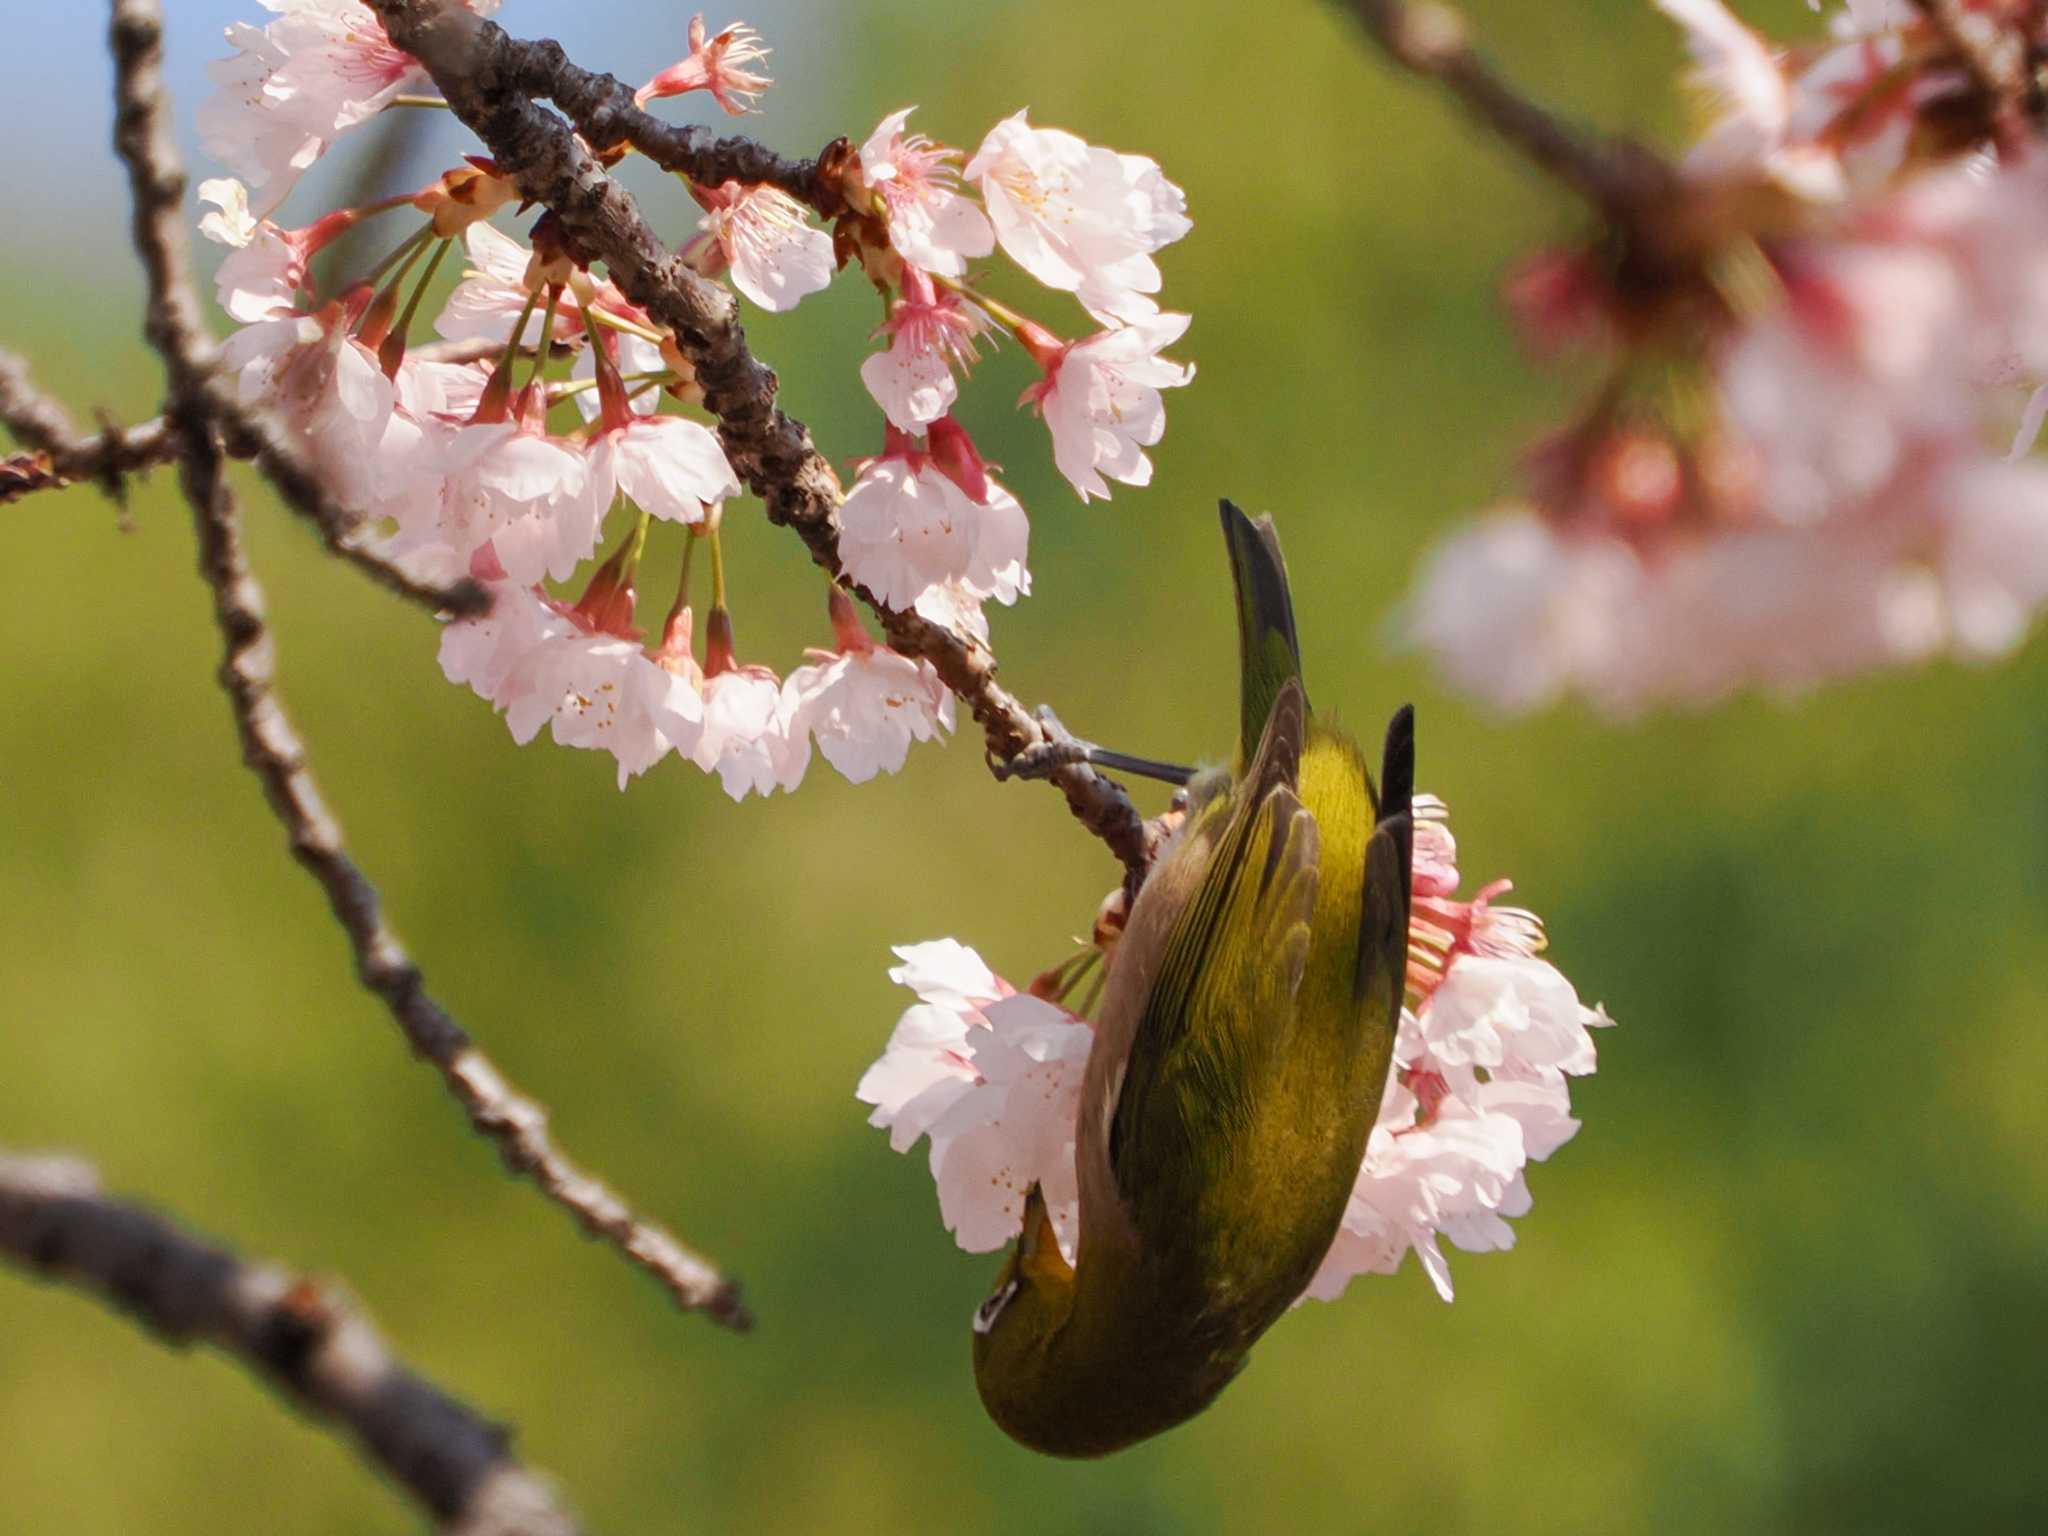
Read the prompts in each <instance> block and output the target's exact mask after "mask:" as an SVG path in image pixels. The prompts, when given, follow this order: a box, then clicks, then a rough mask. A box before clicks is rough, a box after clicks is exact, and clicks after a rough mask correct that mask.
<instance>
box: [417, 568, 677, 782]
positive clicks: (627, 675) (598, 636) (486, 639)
mask: <svg viewBox="0 0 2048 1536" xmlns="http://www.w3.org/2000/svg"><path fill="white" fill-rule="evenodd" d="M490 585H491V592H492V606H491V611H490V612H489V613H488V614H486V615H485V616H483V617H482V618H477V619H466V620H462V621H460V622H458V623H453V624H450V625H448V626H447V627H446V628H445V629H444V630H443V631H442V633H441V669H442V671H443V672H444V673H446V675H447V677H448V680H449V681H450V682H454V683H466V684H468V685H469V687H470V688H471V689H472V690H474V691H475V692H476V694H477V695H478V696H479V697H480V698H483V699H486V700H488V701H489V702H490V703H491V704H493V705H495V706H496V707H497V708H498V710H499V711H500V712H501V713H502V714H504V716H505V719H506V724H507V725H508V726H509V727H510V728H511V732H512V737H513V739H514V740H515V741H517V742H519V743H520V744H521V745H522V746H523V745H525V744H526V743H528V742H530V741H532V740H533V739H534V737H535V736H536V735H537V734H539V731H540V728H541V727H542V726H543V725H546V726H548V727H549V734H550V735H551V736H552V737H553V738H554V740H555V741H556V742H557V743H558V744H560V745H562V746H569V747H581V748H585V749H588V750H596V751H605V752H610V753H611V754H612V755H613V756H614V757H615V758H616V759H617V760H618V778H619V788H621V789H624V788H625V787H626V784H627V783H628V781H630V780H631V779H632V778H633V777H634V776H635V775H637V774H640V773H644V772H645V771H646V770H647V769H648V768H650V767H652V766H653V765H654V764H655V763H657V762H659V761H660V760H661V759H662V758H663V757H665V756H667V755H668V753H669V752H671V751H675V750H683V751H685V752H687V751H688V749H689V748H691V747H693V746H694V745H695V743H696V738H697V734H698V732H699V730H700V729H701V725H702V720H703V704H702V701H701V700H700V699H699V697H698V695H697V692H696V690H695V689H694V688H693V687H691V686H690V684H689V683H688V681H687V680H686V679H685V678H684V677H682V676H679V675H678V673H677V672H676V671H674V670H672V669H670V668H668V667H666V666H664V665H663V664H662V662H661V660H660V659H659V658H657V657H654V656H650V655H649V654H648V653H647V652H645V651H644V650H642V649H641V647H640V644H639V642H638V640H637V639H636V638H633V637H631V636H625V635H619V634H614V633H610V632H607V631H606V630H604V629H602V628H598V627H596V624H595V621H594V620H593V618H592V617H591V616H590V615H589V614H586V613H584V612H581V611H579V610H578V609H570V608H563V607H562V606H561V605H559V604H556V603H554V602H551V601H549V600H548V599H547V598H545V597H543V596H542V595H541V594H540V592H539V591H538V590H537V589H535V588H532V587H522V586H520V585H519V584H517V583H516V582H508V581H494V582H492V583H491V584H490Z"/></svg>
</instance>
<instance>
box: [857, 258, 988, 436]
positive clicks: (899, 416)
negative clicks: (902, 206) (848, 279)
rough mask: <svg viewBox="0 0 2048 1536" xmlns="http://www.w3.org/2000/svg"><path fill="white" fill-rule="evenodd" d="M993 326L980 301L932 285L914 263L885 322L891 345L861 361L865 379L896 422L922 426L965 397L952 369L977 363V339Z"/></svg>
mask: <svg viewBox="0 0 2048 1536" xmlns="http://www.w3.org/2000/svg"><path fill="white" fill-rule="evenodd" d="M988 331H989V318H988V316H987V315H986V314H985V313H983V312H982V309H981V307H980V306H979V305H977V304H975V303H973V302H971V301H970V300H967V299H963V298H961V297H960V296H959V295H958V294H955V293H952V292H950V291H941V290H939V289H937V288H935V287H933V285H932V281H931V279H930V278H929V277H927V276H926V275H925V274H924V273H923V272H921V271H919V270H918V269H916V268H915V267H912V268H909V269H907V270H906V271H905V273H904V283H903V296H902V297H901V298H900V299H898V300H896V302H895V303H893V304H891V305H890V306H889V318H888V320H887V321H886V322H884V324H883V326H882V333H883V334H885V335H886V336H888V338H889V350H888V351H886V352H877V353H874V354H873V355H872V356H870V357H869V358H868V359H867V360H866V361H865V362H863V363H862V364H861V365H860V377H861V382H862V383H864V384H866V385H867V387H868V393H869V394H870V395H872V396H874V400H875V404H877V405H879V406H880V407H881V408H882V412H883V414H884V415H886V416H887V417H888V418H889V424H890V425H891V426H893V427H895V428H897V429H898V430H899V431H902V432H911V433H918V432H922V431H924V430H925V429H926V428H927V427H928V426H929V425H930V424H931V423H933V422H935V421H937V420H938V419H939V418H940V417H942V416H944V415H946V414H947V413H948V412H950V411H951V410H952V409H953V402H954V401H956V400H957V399H959V398H960V386H959V384H958V383H957V382H956V381H955V380H954V378H953V370H954V369H956V368H957V369H959V370H960V371H961V372H962V373H965V372H966V371H967V370H968V368H969V367H970V366H972V364H973V362H974V360H975V356H976V351H975V343H976V342H977V341H978V340H979V339H980V338H981V337H982V336H984V335H986V334H987V333H988Z"/></svg>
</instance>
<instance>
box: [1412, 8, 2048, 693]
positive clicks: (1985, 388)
mask: <svg viewBox="0 0 2048 1536" xmlns="http://www.w3.org/2000/svg"><path fill="white" fill-rule="evenodd" d="M1657 4H1658V6H1659V9H1661V10H1662V11H1664V12H1665V13H1666V14H1667V15H1669V16H1671V17H1672V18H1673V19H1674V20H1676V21H1677V22H1678V23H1679V24H1680V26H1681V27H1682V28H1683V29H1684V32H1685V35H1686V38H1687V41H1688V43H1689V44H1690V48H1691V51H1692V54H1693V56H1694V60H1695V67H1694V74H1695V81H1696V84H1697V85H1698V86H1699V87H1700V93H1701V94H1702V95H1703V96H1704V97H1705V98H1706V100H1707V101H1708V103H1709V104H1710V109H1711V112H1712V117H1711V120H1710V121H1709V123H1708V126H1707V127H1706V129H1705V132H1704V133H1703V135H1702V136H1701V138H1700V139H1699V140H1698V142H1697V143H1696V144H1695V145H1694V146H1693V148H1692V150H1691V152H1690V153H1689V154H1688V155H1687V157H1686V158H1685V160H1684V162H1683V164H1682V165H1681V166H1680V168H1679V172H1678V186H1677V189H1676V193H1675V197H1674V198H1673V200H1672V202H1671V203H1670V205H1669V206H1667V207H1663V208H1661V209H1659V210H1656V212H1655V215H1654V217H1653V218H1650V219H1649V223H1650V225H1651V228H1650V229H1649V230H1648V232H1647V235H1646V236H1645V238H1647V239H1649V240H1650V241H1651V242H1652V243H1653V244H1655V247H1656V248H1654V249H1644V248H1642V247H1641V242H1640V241H1639V244H1638V247H1637V248H1636V249H1634V250H1631V251H1628V252H1624V254H1623V257H1622V258H1621V259H1620V260H1617V259H1616V256H1615V252H1614V249H1613V247H1612V244H1611V243H1610V244H1609V245H1608V246H1606V247H1605V248H1602V249H1588V250H1563V251H1552V252H1546V253H1543V254H1541V255H1539V256H1538V257H1536V258H1535V259H1533V260H1531V261H1529V262H1528V263H1526V264H1524V265H1523V266H1522V267H1521V268H1520V269H1519V270H1518V271H1517V272H1516V273H1515V274H1514V275H1513V276H1512V277H1511V279H1510V281H1509V285H1508V301H1509V304H1510V307H1511V309H1512V310H1513V312H1514V314H1515V315H1516V318H1517V319H1518V321H1519V322H1520V324H1521V327H1522V329H1523V331H1524V332H1525V334H1526V335H1527V336H1528V338H1529V340H1530V342H1531V344H1532V346H1533V347H1534V348H1535V349H1536V351H1537V352H1538V354H1539V355H1540V356H1543V357H1546V358H1548V357H1551V356H1554V355H1556V354H1558V353H1560V352H1564V351H1576V352H1578V353H1580V354H1590V355H1591V356H1592V357H1593V359H1594V360H1595V361H1596V363H1597V366H1598V370H1599V383H1598V386H1597V388H1596V389H1595V391H1594V394H1593V397H1592V401H1591V404H1590V405H1589V406H1588V407H1587V408H1586V409H1585V410H1584V411H1583V412H1582V413H1581V414H1580V416H1579V417H1578V418H1577V419H1576V420H1574V421H1573V422H1571V423H1570V424H1569V425H1568V426H1566V427H1565V428H1564V429H1563V430H1561V431H1558V432H1557V433H1555V434H1554V435H1553V436H1551V437H1550V438H1548V439H1547V440H1545V441H1543V442H1541V443H1540V444H1538V445H1537V447H1536V448H1535V449H1534V450H1533V451H1532V452H1531V454H1530V455H1529V459H1528V463H1527V483H1528V491H1527V494H1526V496H1525V498H1524V499H1523V500H1522V501H1520V502H1519V503H1517V504H1515V505H1512V506H1510V507H1508V508H1506V509H1503V510H1501V511H1498V512H1496V513H1495V514H1493V515H1491V516H1490V517H1488V518H1486V519H1485V520H1483V521H1481V522H1479V523H1477V524H1476V525H1474V526H1472V527H1470V528H1467V529H1465V530H1462V531H1460V532H1458V533H1456V534H1454V535H1453V536H1452V537H1451V538H1450V539H1449V540H1448V541H1447V542H1446V543H1445V544H1443V545H1442V546H1441V547H1439V548H1438V549H1437V550H1436V551H1434V552H1433V554H1432V555H1431V556H1430V557H1429V559H1428V561H1427V563H1426V565H1425V568H1424V569H1423V571H1422V573H1421V576H1420V578H1419V581H1418V585H1417V588H1416V590H1415V592H1414V594H1413V595H1412V597H1411V599H1410V601H1409V603H1408V605H1407V611H1406V615H1405V627H1406V629H1407V631H1408V633H1409V635H1410V636H1411V637H1412V638H1413V639H1414V640H1415V641H1416V642H1417V643H1419V644H1420V645H1422V646H1423V647H1424V648H1425V649H1427V650H1428V651H1430V652H1431V653H1433V654H1434V656H1435V657H1436V658H1437V660H1438V662H1439V664H1440V665H1441V666H1442V667H1443V668H1444V669H1445V671H1446V672H1447V673H1448V674H1449V675H1450V676H1451V677H1452V679H1453V680H1454V681H1456V682H1457V683H1458V684H1460V685H1461V686H1463V687H1465V688H1468V689H1470V690H1472V691H1474V692H1476V693H1478V694H1481V695H1482V696H1484V697H1486V698H1487V699H1488V700H1490V701H1491V702H1492V703H1494V704H1495V705H1497V706H1499V707H1501V708H1504V709H1507V710H1524V709H1529V708H1534V707H1537V706H1540V705H1542V704H1545V703H1547V702H1549V701H1551V700H1552V699H1554V698H1556V697H1557V696H1559V695H1560V694H1562V693H1566V692H1575V693H1578V694H1581V695H1583V696H1584V697H1586V698H1588V699H1590V700H1591V701H1592V702H1593V703H1594V704H1595V705H1597V706H1599V707H1601V708H1603V709H1604V710H1606V711H1608V712H1610V713H1615V714H1628V713H1632V712H1635V711H1637V710H1640V709H1642V708H1644V707H1646V706H1649V705H1653V704H1656V703H1660V702H1665V701H1679V702H1686V703H1693V704H1700V703H1706V702H1709V701H1712V700H1715V699H1717V698H1720V697H1722V696H1724V695H1725V694H1727V693H1728V692H1730V691H1731V690H1734V689H1736V688H1739V687H1743V686H1751V685H1756V686H1763V687H1767V688H1771V689H1774V690H1777V691H1780V692H1789V691H1796V690H1799V689H1802V688H1805V687H1809V686H1811V685H1813V684H1815V683H1818V682H1822V681H1826V680H1829V679H1834V678H1840V677H1844V676H1849V675H1852V674H1855V673H1858V672H1862V671H1867V670H1871V669H1874V668H1879V667H1885V666H1892V665H1900V664H1906V663H1912V662H1918V661H1921V660H1924V659H1927V658H1930V657H1933V656H1935V655H1938V654H1942V653H1947V654H1951V655H1955V656H1958V657H1963V658H1991V657H1996V656H2000V655H2003V654H2005V653H2007V652H2009V651H2010V650H2012V649H2013V648H2014V647H2015V646H2017V645H2018V644H2019V642H2020V641H2021V639H2022V638H2023V637H2024V635H2025V633H2026V631H2027V629H2028V628H2029V626H2030V624H2031V622H2032V620H2033V617H2034V615H2035V613H2036V612H2037V611H2038V610H2039V609H2040V607H2041V606H2042V604H2043V603H2044V602H2048V465H2044V464H2042V463H2041V462H2039V461H2038V460H2036V459H2034V458H2032V457H2030V456H2028V454H2027V450H2028V448H2029V447H2030V445H2031V443H2032V441H2033V436H2034V433H2035V431H2036V429H2037V428H2038V425H2039V421H2040V418H2041V415H2042V414H2043V411H2044V409H2048V395H2043V394H2041V393H2038V392H2037V393H2035V394H2034V395H2033V396H2032V398H2031V400H2030V399H2029V398H2028V391H2029V388H2030V387H2033V386H2038V385H2040V384H2042V383H2043V382H2044V381H2048V164H2044V155H2043V150H2042V149H2041V148H2040V147H2039V146H2037V145H2033V144H2031V143H2030V142H2028V141H2027V139H2026V137H2025V136H2022V137H2021V138H2019V139H2017V140H2015V139H2013V138H2012V137H2011V136H2010V135H2008V134H2005V133H2003V132H2002V131H2001V127H2000V124H1999V122H1998V121H1997V119H1996V116H1995V114H1994V113H1993V112H1992V111H1991V110H1990V108H1989V107H1988V105H1987V99H1986V95H1985V93H1984V91H1983V90H1982V89H1981V88H1980V86H1979V85H1978V83H1977V82H1976V81H1975V80H1974V79H1973V78H1972V76H1971V74H1970V72H1969V70H1968V69H1967V68H1966V67H1965V61H1964V60H1962V59H1961V58H1960V57H1959V56H1958V55H1957V52H1956V50H1955V48H1954V46H1953V43H1952V42H1951V41H1950V39H1949V36H1948V34H1947V33H1945V32H1944V31H1943V30H1942V28H1941V27H1939V26H1937V25H1936V24H1935V22H1933V21H1932V20H1930V19H1929V16H1928V13H1927V8H1925V7H1918V6H1912V5H1908V4H1903V3H1897V0H1858V3H1855V4H1851V5H1850V6H1848V7H1847V9H1846V10H1845V11H1843V12H1841V13H1840V14H1838V15H1837V16H1836V17H1835V18H1834V20H1833V22H1832V25H1831V30H1830V33H1829V36H1828V37H1827V38H1826V39H1825V40H1823V41H1821V42H1818V43H1815V44H1812V45H1808V46H1801V47H1794V48H1789V49H1781V48H1775V47H1773V46H1772V45H1771V44H1769V43H1767V42H1766V41H1765V40H1764V39H1763V38H1762V37H1760V36H1758V35H1757V34H1756V33H1754V32H1753V31H1751V30H1750V29H1749V28H1748V27H1746V26H1745V25H1743V24H1742V23H1741V22H1740V21H1738V20H1737V19H1736V18H1735V16H1734V15H1733V14H1731V13H1730V12H1729V11H1728V10H1727V9H1726V8H1725V7H1724V6H1723V5H1722V3H1721V0H1657ZM1962 9H1963V10H1964V11H1967V12H1975V13H1981V14H1978V15H1976V16H1974V17H1973V21H1975V22H1981V23H1984V24H1986V25H1996V26H2010V27H2017V26H2020V25H2022V24H2023V19H2022V18H2021V16H2020V11H2021V9H2023V8H2016V7H2009V6H1999V5H1989V4H1976V5H1965V6H1963V7H1962Z"/></svg>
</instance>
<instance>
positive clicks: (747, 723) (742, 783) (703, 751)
mask: <svg viewBox="0 0 2048 1536" xmlns="http://www.w3.org/2000/svg"><path fill="white" fill-rule="evenodd" d="M703 705H704V723H703V729H702V731H701V732H700V734H699V735H698V738H697V741H696V743H695V745H694V746H692V747H690V748H689V749H688V750H687V751H686V752H685V753H684V754H683V755H684V756H685V757H688V758H689V759H690V760H691V761H692V762H694V763H695V764H696V765H697V766H698V767H699V768H701V769H703V770H704V771H705V772H706V773H716V774H717V775H718V781H719V783H720V784H722V785H724V786H725V792H726V793H727V794H728V795H730V796H732V798H733V799H735V800H744V799H746V797H747V796H748V795H749V794H750V793H751V794H757V795H768V794H773V793H774V792H775V791H776V790H777V789H795V788H796V787H797V785H798V784H800V783H801V782H803V776H804V770H805V769H806V768H807V767H809V765H810V759H811V743H810V738H809V737H808V736H806V735H804V734H803V733H802V732H801V731H798V730H794V729H792V722H791V718H790V706H789V704H788V703H787V702H786V701H785V698H784V695H783V691H782V684H781V682H780V680H779V679H777V677H776V676H775V674H774V673H773V672H771V671H769V670H768V668H766V667H760V666H732V667H728V668H727V669H726V670H724V671H721V672H717V673H713V674H712V675H710V676H708V677H706V678H705V679H704V684H703Z"/></svg>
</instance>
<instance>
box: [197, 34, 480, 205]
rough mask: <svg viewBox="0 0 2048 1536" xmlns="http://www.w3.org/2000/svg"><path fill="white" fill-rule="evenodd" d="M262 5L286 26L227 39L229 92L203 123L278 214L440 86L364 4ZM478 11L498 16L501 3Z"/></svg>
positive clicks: (221, 76) (220, 94)
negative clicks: (362, 139)
mask: <svg viewBox="0 0 2048 1536" xmlns="http://www.w3.org/2000/svg"><path fill="white" fill-rule="evenodd" d="M262 3H263V5H264V7H265V9H267V10H270V11H274V12H276V13H277V20H275V21H273V22H271V23H270V24H269V25H267V26H265V27H261V28H257V27H252V26H249V25H247V24H246V23H243V22H236V23H235V24H233V25H232V26H230V27H229V28H228V29H227V40H228V42H229V44H230V45H231V46H232V47H233V48H234V49H235V52H234V54H233V55H231V56H230V57H228V58H226V59H223V60H220V61H219V62H217V63H214V64H212V65H209V66H208V73H210V74H211V75H212V77H213V80H214V83H215V85H216V86H218V87H219V89H218V90H216V91H215V93H214V94H213V95H212V96H210V97H208V98H207V99H206V100H205V101H203V102H201V103H200V105H199V111H198V121H199V136H200V142H201V144H202V145H204V147H205V149H206V152H207V153H208V154H210V155H212V156H213V157H214V158H215V159H216V160H218V161H220V162H221V163H222V164H224V165H226V166H228V167H229V168H230V169H231V170H233V171H235V172H236V173H237V174H239V175H241V176H242V177H243V178H244V179H246V180H247V181H248V183H249V185H250V186H252V187H255V188H260V189H262V191H263V192H264V194H265V199H264V200H265V206H266V208H268V207H274V206H276V204H277V202H278V201H279V200H280V199H281V198H283V196H284V195H285V193H286V192H287V191H289V190H290V189H291V185H292V183H293V182H294V181H296V180H297V179H298V176H299V174H300V173H301V172H302V171H304V170H305V169H306V167H307V166H309V165H311V164H312V163H313V162H314V160H316V159H318V158H319V156H320V155H321V154H322V153H323V152H324V151H325V150H326V149H327V147H328V145H330V144H331V143H333V142H334V140H335V139H336V138H338V137H339V136H340V135H341V134H342V133H344V132H346V131H347V130H348V129H350V128H353V127H355V126H356V125H357V124H359V123H364V122H367V121H368V120H369V119H370V118H372V117H375V116H376V115H377V114H378V113H379V112H381V111H383V110H384V108H385V107H386V106H388V105H389V104H390V102H391V99H392V97H394V96H397V95H399V94H401V93H402V92H405V91H408V90H415V89H418V88H419V87H421V86H424V85H428V84H430V81H429V79H428V76H427V72H426V70H425V69H424V68H422V67H421V65H420V63H419V61H418V60H416V59H414V58H413V57H412V56H411V55H410V54H406V53H402V52H400V51H399V50H398V49H397V48H396V47H394V46H392V43H391V39H390V38H389V37H388V36H387V35H386V34H385V31H384V25H383V23H382V22H380V21H379V20H378V19H377V16H376V13H375V12H374V11H372V10H371V9H370V8H369V7H368V6H367V5H364V4H362V3H361V0H262ZM469 8H470V9H471V10H473V11H476V12H478V13H479V14H482V15H488V14H490V13H491V12H492V11H494V10H496V9H497V0H469Z"/></svg>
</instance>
